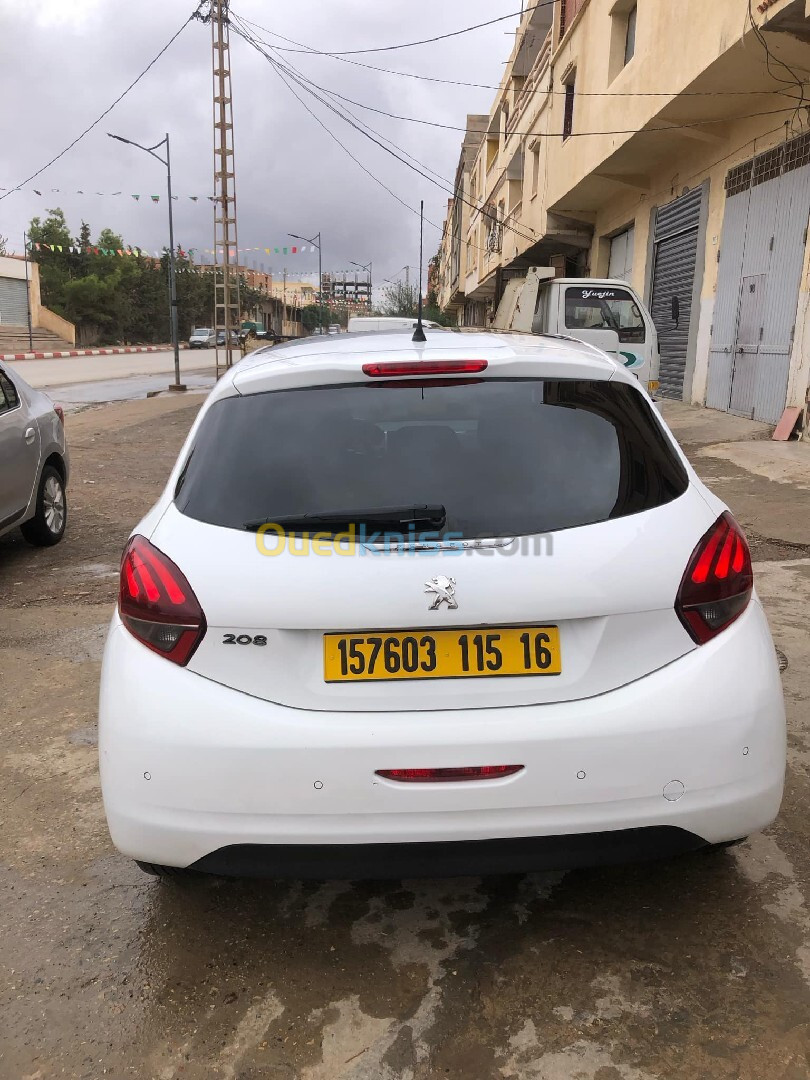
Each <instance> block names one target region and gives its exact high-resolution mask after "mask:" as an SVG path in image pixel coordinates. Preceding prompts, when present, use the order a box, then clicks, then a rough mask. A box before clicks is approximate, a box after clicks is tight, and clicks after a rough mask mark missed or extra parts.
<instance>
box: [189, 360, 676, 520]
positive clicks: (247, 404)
mask: <svg viewBox="0 0 810 1080" xmlns="http://www.w3.org/2000/svg"><path fill="white" fill-rule="evenodd" d="M686 487H687V476H686V473H685V470H684V468H683V466H682V464H681V462H680V460H679V459H678V457H677V456H676V454H675V453H674V452H673V449H672V447H671V445H670V443H669V442H668V440H667V438H666V436H665V435H664V433H663V431H662V429H661V427H660V425H659V424H658V422H657V420H656V419H655V417H654V416H653V415H652V412H651V409H650V407H649V405H648V404H647V402H646V400H645V399H644V398H643V397H642V396H641V394H640V393H639V392H638V391H637V390H636V389H635V388H634V387H633V386H630V385H627V384H625V383H615V384H614V383H611V382H604V381H574V380H540V379H486V380H471V381H466V382H458V381H456V382H452V383H444V384H442V383H441V382H433V383H420V384H417V385H415V384H413V383H398V384H392V383H389V384H387V385H381V384H360V385H358V384H353V385H350V386H330V387H327V388H312V389H302V390H281V391H273V392H269V393H260V394H251V395H246V396H243V397H231V398H225V399H223V400H221V401H219V402H217V403H216V404H214V405H213V406H212V407H211V409H210V410H209V411H208V413H207V414H206V416H205V417H204V419H203V422H202V424H201V425H200V429H199V431H198V433H197V438H196V440H195V443H194V447H193V449H192V452H191V456H190V457H189V459H188V460H187V462H186V465H185V468H184V471H183V473H182V475H181V479H180V482H179V483H178V488H177V492H176V505H177V507H178V508H179V509H180V510H181V511H182V512H183V513H184V514H186V515H188V516H189V517H192V518H196V519H197V520H199V521H204V522H208V523H210V524H212V525H221V526H226V527H229V528H234V529H244V528H249V527H251V523H253V526H252V527H254V528H255V527H256V523H257V522H262V521H277V520H279V519H283V518H286V519H288V520H292V519H294V518H295V517H296V516H298V515H310V516H315V517H317V516H318V515H328V514H330V513H332V514H337V513H343V512H344V511H347V510H350V509H352V508H357V509H358V510H359V509H360V508H362V509H363V510H365V511H366V512H370V511H372V510H374V509H375V508H379V509H381V510H382V509H385V508H389V507H406V506H417V507H418V506H422V507H425V506H432V507H435V506H441V507H444V508H445V510H446V523H445V526H444V530H443V531H445V532H452V533H453V534H454V535H455V536H463V537H465V538H471V539H472V538H495V537H509V536H519V535H531V534H535V533H541V532H548V531H552V530H556V529H567V528H572V527H574V526H581V525H589V524H594V523H596V522H601V521H607V520H609V519H611V518H618V517H624V516H626V515H628V514H636V513H639V512H640V511H643V510H649V509H652V508H653V507H656V506H660V505H662V504H664V503H667V502H670V501H671V500H673V499H675V498H677V497H678V496H679V495H681V494H683V492H684V491H685V490H686ZM357 521H358V523H359V522H360V521H362V516H360V517H358V518H357ZM289 531H290V532H295V531H297V532H300V531H305V530H303V529H302V528H297V527H292V526H290V527H289ZM333 531H335V530H333Z"/></svg>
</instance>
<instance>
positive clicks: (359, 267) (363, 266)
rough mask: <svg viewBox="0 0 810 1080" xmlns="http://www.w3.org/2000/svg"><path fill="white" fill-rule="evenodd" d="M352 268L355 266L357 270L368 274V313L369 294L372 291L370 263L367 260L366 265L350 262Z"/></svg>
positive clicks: (369, 304) (369, 305)
mask: <svg viewBox="0 0 810 1080" xmlns="http://www.w3.org/2000/svg"><path fill="white" fill-rule="evenodd" d="M352 266H356V267H357V268H358V269H359V270H365V271H366V273H367V274H368V307H369V311H370V310H371V293H372V289H371V261H370V260H369V262H368V263H359V262H354V260H352Z"/></svg>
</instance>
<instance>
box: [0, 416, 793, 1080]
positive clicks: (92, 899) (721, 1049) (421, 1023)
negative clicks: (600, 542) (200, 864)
mask: <svg viewBox="0 0 810 1080" xmlns="http://www.w3.org/2000/svg"><path fill="white" fill-rule="evenodd" d="M199 401H200V398H199V397H197V398H195V399H194V400H191V399H190V398H185V399H177V398H175V397H165V398H163V397H162V398H155V399H152V400H149V401H144V400H140V401H129V402H125V403H123V404H118V405H111V406H108V407H106V408H100V409H92V410H87V411H85V412H83V413H80V414H78V415H76V416H74V417H72V418H70V419H69V421H68V432H69V437H70V439H71V446H72V453H73V463H74V475H73V483H72V487H71V491H70V497H71V514H72V517H71V521H70V524H69V527H68V530H69V531H68V536H67V537H66V539H65V541H64V542H63V543H62V544H61V545H59V546H58V547H57V548H54V549H50V550H47V551H35V550H34V549H32V548H29V547H27V546H26V545H25V544H24V543H23V542H22V540H21V539H20V538H19V537H18V536H15V537H8V538H4V539H2V540H0V613H1V614H0V703H2V716H3V756H2V759H0V821H2V833H0V867H2V873H0V941H2V948H0V968H1V969H2V970H0V1078H2V1080H21V1078H23V1077H27V1078H29V1080H34V1078H36V1080H50V1078H52V1077H68V1078H70V1080H82V1078H88V1080H90V1078H92V1080H95V1078H97V1077H101V1076H103V1075H107V1076H110V1077H114V1078H115V1080H119V1078H127V1077H133V1078H137V1080H141V1078H143V1080H155V1078H158V1080H277V1078H284V1080H437V1078H439V1077H442V1078H445V1080H446V1078H448V1077H449V1078H450V1080H514V1078H518V1080H707V1078H708V1080H715V1078H717V1080H764V1078H767V1080H803V1078H807V1077H810V1063H809V1062H808V1050H809V1049H810V1027H809V1026H808V1021H809V1018H810V907H809V906H808V901H809V900H810V847H809V846H808V838H809V834H810V829H809V828H808V817H807V806H808V802H809V801H810V718H809V717H808V702H809V701H810V674H808V672H810V642H809V641H808V635H807V610H808V604H810V485H808V483H807V480H806V478H807V476H808V475H810V470H808V460H810V457H808V456H802V454H805V455H807V454H810V448H808V447H803V448H798V449H795V450H794V448H789V452H788V454H784V453H783V451H782V450H781V449H780V448H776V449H774V447H773V444H768V443H767V442H765V441H764V440H763V439H762V438H761V436H762V435H763V434H765V429H763V428H761V427H760V426H758V425H753V424H748V423H746V422H745V421H736V420H734V418H723V417H720V416H719V415H718V414H712V413H708V412H706V411H694V410H689V409H686V408H683V407H680V408H678V407H672V406H665V410H666V411H668V412H670V413H671V415H672V416H673V418H674V423H675V426H676V428H677V429H678V430H680V431H681V432H682V435H683V438H684V440H685V442H686V445H687V446H688V449H689V453H690V456H691V457H692V460H693V461H694V462H695V463H696V465H697V467H698V469H699V470H700V471H701V473H702V474H703V475H704V476H705V477H706V478H707V479H708V481H709V483H711V484H712V485H713V486H714V487H715V488H716V490H717V491H718V492H719V493H720V494H721V495H723V496H724V497H725V498H727V499H728V500H729V501H730V502H731V505H732V507H733V508H734V509H735V510H736V511H737V512H738V514H739V516H740V517H741V519H742V521H743V523H744V524H745V525H746V527H747V528H749V529H750V530H751V533H752V536H753V539H754V552H755V558H756V569H757V579H758V588H759V591H760V594H761V596H762V598H763V601H764V603H765V605H766V608H767V611H768V614H769V617H770V619H771V621H772V625H773V629H774V633H775V637H776V642H777V645H778V646H779V648H780V649H782V651H783V652H784V653H785V654H786V656H787V658H788V661H789V666H788V668H787V670H786V672H785V675H784V679H785V689H786V698H787V706H788V715H789V725H790V769H789V774H788V786H787V793H786V799H785V804H784V807H783V810H782V814H781V816H780V818H779V820H778V822H777V823H776V824H775V825H774V826H773V827H772V828H771V829H769V830H768V831H767V833H766V834H764V835H761V836H756V837H754V838H752V840H751V841H750V842H749V843H747V844H746V845H744V846H742V847H738V848H735V849H734V850H733V851H730V852H727V853H722V854H712V855H703V856H699V857H691V858H686V859H681V860H677V861H672V862H667V863H662V864H657V865H648V866H642V867H625V868H613V869H603V870H595V871H579V872H576V873H568V874H559V873H558V874H536V875H528V876H522V877H501V878H490V879H478V878H467V879H461V880H445V881H403V882H364V883H356V884H350V883H342V882H338V883H336V882H324V883H317V882H311V883H306V884H300V883H272V882H253V883H250V882H247V883H245V882H224V881H219V880H213V879H211V880H209V879H204V880H199V881H194V882H192V883H190V884H188V885H186V886H183V887H179V888H178V887H172V886H169V887H167V886H165V885H163V884H161V883H159V882H156V881H153V880H151V879H149V878H146V877H144V876H143V875H141V874H140V872H139V871H138V870H137V869H136V868H135V867H134V866H133V865H132V864H130V863H129V862H128V861H127V860H126V859H124V858H122V857H121V856H119V855H117V854H116V853H115V851H114V850H113V849H112V847H111V845H110V842H109V839H108V836H107V832H106V828H105V824H104V818H103V811H102V806H101V801H100V796H99V790H98V781H97V769H96V750H95V741H96V729H95V722H96V695H97V685H98V673H99V657H100V650H101V646H102V642H103V637H104V632H105V625H106V622H107V620H108V618H109V614H110V610H111V608H112V605H113V603H114V598H115V591H116V584H117V566H118V560H119V555H120V550H121V546H122V544H123V541H124V539H125V537H126V535H127V533H128V531H129V529H130V528H131V526H132V524H133V523H134V522H135V521H136V520H137V518H138V517H139V516H140V515H141V513H142V512H143V511H144V510H145V509H146V507H147V506H148V505H149V504H150V503H151V501H152V500H153V499H154V497H155V495H156V494H157V492H158V491H159V489H160V487H161V486H162V484H163V483H164V481H165V478H166V475H167V473H168V469H169V466H170V464H171V461H172V459H173V457H174V455H175V454H176V452H177V448H178V446H179V445H180V443H181V441H182V439H183V437H184V434H185V432H186V431H187V429H188V425H189V423H190V422H191V420H192V418H193V416H194V412H195V409H196V407H197V405H198V404H199ZM790 455H793V456H794V457H795V459H796V460H795V461H794V462H793V463H792V464H791V461H790ZM777 477H779V478H777ZM224 719H225V720H226V719H227V718H224Z"/></svg>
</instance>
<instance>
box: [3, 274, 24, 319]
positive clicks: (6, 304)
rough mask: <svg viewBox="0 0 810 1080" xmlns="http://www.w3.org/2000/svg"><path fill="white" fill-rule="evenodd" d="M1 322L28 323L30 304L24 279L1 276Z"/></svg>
mask: <svg viewBox="0 0 810 1080" xmlns="http://www.w3.org/2000/svg"><path fill="white" fill-rule="evenodd" d="M0 323H2V324H3V325H4V326H5V325H7V326H26V325H27V324H28V304H27V302H26V284H25V282H24V281H19V280H18V279H17V278H4V277H0Z"/></svg>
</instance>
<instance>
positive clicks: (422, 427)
mask: <svg viewBox="0 0 810 1080" xmlns="http://www.w3.org/2000/svg"><path fill="white" fill-rule="evenodd" d="M426 337H427V340H426V342H425V343H424V344H419V343H412V342H411V340H410V338H409V337H408V336H407V335H402V334H398V333H393V334H389V335H387V336H382V335H381V336H380V337H378V338H377V339H376V340H375V343H374V350H373V355H371V356H370V354H369V351H368V348H367V346H366V344H365V343H364V342H363V341H362V340H358V339H357V338H351V337H347V336H343V335H341V337H339V338H338V339H337V340H336V341H331V340H328V339H327V341H323V340H320V341H317V342H316V341H314V340H313V339H312V338H308V339H305V340H303V341H299V342H297V343H291V344H287V345H280V346H278V347H277V348H276V349H274V350H272V352H268V353H262V352H259V353H257V354H255V355H254V356H252V357H247V358H246V359H245V360H244V361H243V362H241V363H240V364H239V365H238V366H237V367H234V369H233V370H232V371H229V372H227V373H226V374H225V375H224V376H223V377H222V378H221V379H220V381H219V382H218V383H217V385H216V387H215V388H214V390H213V391H212V392H211V394H210V396H209V398H208V400H207V402H206V404H205V405H204V407H203V409H202V410H201V412H200V414H199V416H198V417H197V419H196V420H195V423H194V425H193V427H192V429H191V432H190V434H189V436H188V439H187V441H186V444H185V446H184V447H183V449H182V451H181V453H180V456H179V458H178V460H177V463H176V465H175V467H174V469H173V471H172V473H171V475H170V477H169V480H168V484H167V486H166V489H165V491H164V493H163V495H162V496H161V497H160V499H159V500H158V502H157V504H156V505H155V506H154V508H153V509H152V510H151V511H150V512H149V513H148V514H147V515H146V517H145V518H144V519H143V520H142V521H141V522H140V524H139V525H138V526H137V527H136V528H135V530H134V532H133V534H132V536H131V537H130V540H129V542H128V544H127V547H126V550H125V553H124V558H123V562H122V573H121V582H120V594H119V601H118V609H117V611H116V613H115V615H114V617H113V620H112V625H111V628H110V632H109V636H108V638H107V642H106V647H105V652H104V663H103V671H102V677H101V695H100V742H99V753H100V762H101V782H102V789H103V794H104V803H105V807H106V813H107V820H108V822H109V827H110V832H111V834H112V838H113V841H114V843H115V844H116V846H117V847H118V848H119V849H120V850H121V851H122V852H124V853H125V854H126V855H128V856H131V857H132V858H134V859H136V860H137V861H139V862H140V863H141V864H142V866H143V868H144V869H147V870H149V871H150V872H152V873H158V874H169V875H171V874H175V873H176V872H177V871H178V868H193V869H195V870H202V871H209V872H215V873H226V874H252V875H259V874H269V875H277V876H278V875H291V876H294V877H305V876H313V877H321V878H322V877H329V876H338V877H356V876H363V875H371V876H374V877H380V876H396V877H399V876H405V877H410V876H420V875H432V874H458V873H476V874H480V873H484V872H498V873H503V872H507V871H524V870H530V869H538V868H552V867H553V868H566V867H571V866H576V865H581V864H588V863H603V862H609V861H622V860H627V859H632V858H646V857H659V856H663V855H667V854H672V853H680V852H686V851H691V850H693V849H697V848H701V847H706V846H712V845H725V844H728V843H729V842H733V841H737V840H739V839H741V838H743V837H745V836H747V835H748V834H749V833H751V832H754V831H756V830H758V829H761V828H763V827H764V826H766V825H768V824H769V823H770V822H771V821H772V820H773V818H774V817H775V815H776V814H777V811H778V810H779V806H780V801H781V798H782V788H783V781H784V770H785V712H784V704H783V699H782V690H781V684H780V677H779V671H778V665H777V659H776V655H775V650H774V646H773V642H772V640H771V636H770V632H769V630H768V624H767V621H766V618H765V614H764V612H763V610H762V607H761V606H760V603H759V600H758V599H757V595H756V593H755V591H754V587H753V577H752V567H751V556H750V553H749V549H748V544H747V543H746V539H745V536H744V535H743V532H742V530H741V528H740V526H739V525H738V524H737V522H736V521H735V520H734V518H733V517H732V516H731V514H730V513H729V510H728V508H727V507H726V505H725V504H724V503H723V502H722V501H721V500H720V499H719V498H717V496H716V495H714V494H713V493H712V492H711V491H710V490H709V489H708V488H707V487H705V486H704V484H703V483H702V482H701V481H700V479H699V478H698V476H697V475H696V473H695V472H694V470H693V469H692V468H691V466H690V465H689V462H688V461H687V459H686V457H685V456H684V454H683V452H682V451H681V450H680V448H679V447H678V445H677V444H676V442H675V439H674V437H673V436H672V434H671V432H670V431H669V429H668V428H667V426H666V424H665V423H664V421H663V420H662V418H661V417H660V416H659V415H658V412H657V410H656V409H655V407H654V405H653V402H652V400H651V398H650V396H649V395H648V393H647V391H646V389H645V388H644V387H642V386H641V385H640V383H639V381H638V379H636V378H635V376H634V375H633V374H632V372H630V371H628V370H627V369H625V368H624V367H623V366H622V365H620V364H619V363H618V362H617V361H616V360H615V359H612V358H611V357H609V356H608V355H607V354H606V353H604V352H601V351H600V350H599V349H597V348H595V347H594V346H592V345H589V344H586V343H583V342H577V341H574V340H571V339H563V338H554V337H548V338H545V337H540V336H532V335H523V334H517V333H514V334H498V333H469V332H467V333H464V332H460V333H447V332H446V331H430V330H429V331H428V332H427V335H426Z"/></svg>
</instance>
